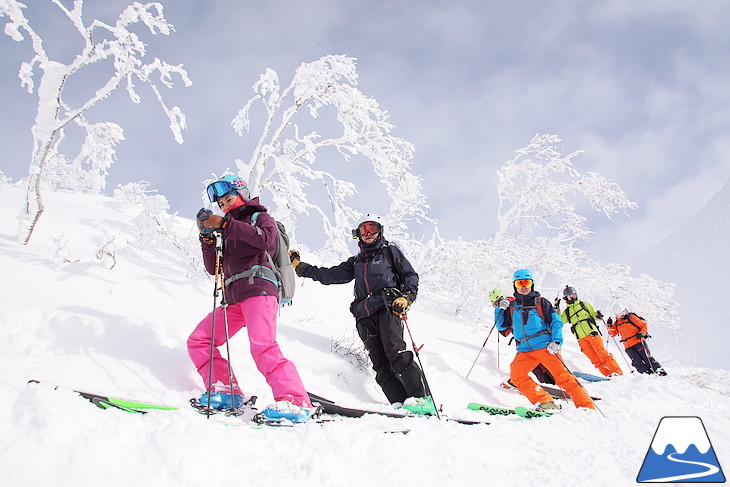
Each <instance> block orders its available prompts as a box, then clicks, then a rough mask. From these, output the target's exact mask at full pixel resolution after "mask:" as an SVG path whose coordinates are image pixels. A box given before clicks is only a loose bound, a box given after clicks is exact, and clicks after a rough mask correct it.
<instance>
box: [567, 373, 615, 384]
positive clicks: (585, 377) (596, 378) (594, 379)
mask: <svg viewBox="0 0 730 487" xmlns="http://www.w3.org/2000/svg"><path fill="white" fill-rule="evenodd" d="M571 373H572V374H573V375H574V376H576V377H578V378H579V379H583V380H585V381H588V382H605V381H609V380H611V379H609V378H608V377H599V376H597V375H593V374H586V373H585V372H575V371H573V372H571Z"/></svg>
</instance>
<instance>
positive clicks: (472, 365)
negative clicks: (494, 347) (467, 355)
mask: <svg viewBox="0 0 730 487" xmlns="http://www.w3.org/2000/svg"><path fill="white" fill-rule="evenodd" d="M495 326H497V324H496V323H495V324H493V325H492V329H491V330H489V333H488V334H487V338H486V339H485V340H484V343H482V348H480V349H479V353H478V354H477V358H475V359H474V363H473V364H471V368H470V369H469V372H467V373H466V379H468V378H469V374H471V371H472V369H473V368H474V366H475V365H476V363H477V360H479V355H481V354H482V350H484V347H485V346H486V345H487V340H489V337H490V336H491V335H492V331H493V330H494V327H495Z"/></svg>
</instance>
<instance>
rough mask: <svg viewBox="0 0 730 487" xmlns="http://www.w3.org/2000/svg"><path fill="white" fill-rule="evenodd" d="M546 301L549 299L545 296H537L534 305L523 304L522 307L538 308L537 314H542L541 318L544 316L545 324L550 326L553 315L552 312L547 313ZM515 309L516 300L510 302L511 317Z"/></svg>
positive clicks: (526, 308)
mask: <svg viewBox="0 0 730 487" xmlns="http://www.w3.org/2000/svg"><path fill="white" fill-rule="evenodd" d="M546 303H547V301H546V300H545V298H543V297H542V296H537V297H536V298H535V305H534V306H523V307H522V308H520V309H522V310H527V311H529V310H531V309H534V310H536V311H537V314H539V315H540V318H542V320H543V321H544V322H545V324H546V325H547V326H548V327H549V326H550V325H551V324H552V322H553V316H552V314H549V315H548V313H546V311H545V304H546ZM514 311H515V302H514V301H510V303H509V316H510V319H511V318H512V314H514ZM546 315H548V316H546ZM530 338H532V337H530Z"/></svg>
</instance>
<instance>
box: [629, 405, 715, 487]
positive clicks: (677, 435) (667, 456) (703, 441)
mask: <svg viewBox="0 0 730 487" xmlns="http://www.w3.org/2000/svg"><path fill="white" fill-rule="evenodd" d="M636 481H637V482H698V483H700V482H701V483H710V482H717V483H722V482H725V475H724V474H723V472H722V468H721V467H720V463H719V462H718V461H717V455H715V450H714V449H713V448H712V443H710V437H709V436H708V435H707V430H705V425H704V423H702V420H701V419H700V418H698V417H697V416H665V417H664V418H662V419H661V421H659V426H657V429H656V432H655V433H654V438H653V439H652V440H651V444H650V445H649V450H648V451H647V452H646V457H645V458H644V463H643V464H642V465H641V470H639V475H637V477H636Z"/></svg>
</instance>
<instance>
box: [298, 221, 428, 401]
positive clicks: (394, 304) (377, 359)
mask: <svg viewBox="0 0 730 487" xmlns="http://www.w3.org/2000/svg"><path fill="white" fill-rule="evenodd" d="M352 232H353V238H357V239H359V244H358V245H359V247H360V252H359V253H358V254H357V255H355V256H352V257H350V258H349V259H347V260H346V261H344V262H342V263H341V264H339V265H336V266H334V267H317V266H315V265H311V264H307V263H306V262H302V261H301V260H300V255H299V252H298V251H296V250H292V251H291V252H290V256H291V261H292V265H293V266H294V270H295V271H296V273H297V275H298V276H300V277H308V278H310V279H313V280H315V281H319V282H321V283H322V284H327V285H329V284H344V283H347V282H350V281H352V280H353V279H354V280H355V300H354V301H353V302H352V304H351V305H350V311H351V312H352V314H353V315H354V316H355V320H356V328H357V332H358V335H359V336H360V338H361V339H362V341H363V343H364V344H365V349H366V350H367V351H368V354H369V356H370V360H371V362H372V363H373V370H375V381H376V382H377V383H378V385H380V387H381V388H382V389H383V392H384V393H385V396H386V397H387V398H388V401H390V403H391V404H392V405H393V406H394V407H396V408H399V407H403V408H405V409H407V410H408V411H410V412H413V413H416V414H435V413H436V408H435V406H434V404H433V400H432V398H431V397H427V396H426V390H425V387H424V383H423V373H422V371H421V369H420V367H418V364H417V363H416V361H415V360H414V357H413V352H411V351H409V350H406V342H405V341H404V340H403V317H404V315H405V314H406V311H407V310H408V308H409V307H410V305H411V304H412V303H413V301H415V300H416V295H417V293H418V274H417V273H416V271H415V270H414V269H413V267H412V266H411V264H410V262H408V259H406V257H405V256H404V255H403V252H402V251H401V250H400V249H399V248H398V247H396V246H394V245H390V244H389V243H388V241H387V240H386V239H385V238H384V237H383V225H382V224H381V223H380V218H379V217H377V216H375V215H372V214H367V215H366V216H365V218H363V219H362V221H361V222H360V224H359V225H358V226H357V229H355V230H353V231H352Z"/></svg>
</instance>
